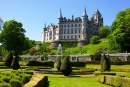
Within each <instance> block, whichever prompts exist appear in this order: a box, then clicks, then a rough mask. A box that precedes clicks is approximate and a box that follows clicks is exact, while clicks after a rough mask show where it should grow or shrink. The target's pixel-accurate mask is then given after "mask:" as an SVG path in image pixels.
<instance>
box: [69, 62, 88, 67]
mask: <svg viewBox="0 0 130 87" xmlns="http://www.w3.org/2000/svg"><path fill="white" fill-rule="evenodd" d="M70 64H71V66H72V67H86V62H83V61H71V62H70Z"/></svg>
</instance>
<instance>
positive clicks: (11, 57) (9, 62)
mask: <svg viewBox="0 0 130 87" xmlns="http://www.w3.org/2000/svg"><path fill="white" fill-rule="evenodd" d="M12 60H13V54H12V52H11V51H10V52H9V53H8V55H7V57H6V59H5V66H9V67H10V66H11V63H12Z"/></svg>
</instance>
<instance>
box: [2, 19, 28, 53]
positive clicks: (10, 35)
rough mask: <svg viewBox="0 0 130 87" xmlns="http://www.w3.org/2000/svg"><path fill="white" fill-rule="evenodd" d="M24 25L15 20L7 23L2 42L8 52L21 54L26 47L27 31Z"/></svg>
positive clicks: (4, 27) (3, 30)
mask: <svg viewBox="0 0 130 87" xmlns="http://www.w3.org/2000/svg"><path fill="white" fill-rule="evenodd" d="M22 26H23V25H22V23H20V22H17V21H15V20H9V21H6V22H5V23H4V25H3V29H2V31H1V33H0V42H1V44H2V45H3V46H4V47H5V48H6V49H7V50H8V51H14V55H15V56H17V55H18V54H20V53H21V52H22V51H23V50H24V49H23V48H24V47H26V45H25V44H24V40H25V35H24V33H25V29H23V28H22Z"/></svg>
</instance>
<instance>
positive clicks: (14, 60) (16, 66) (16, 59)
mask: <svg viewBox="0 0 130 87" xmlns="http://www.w3.org/2000/svg"><path fill="white" fill-rule="evenodd" d="M11 67H12V68H13V70H18V69H19V68H20V65H19V62H18V56H16V57H14V59H13V61H12V63H11Z"/></svg>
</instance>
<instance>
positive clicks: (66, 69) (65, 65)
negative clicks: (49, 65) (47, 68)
mask: <svg viewBox="0 0 130 87" xmlns="http://www.w3.org/2000/svg"><path fill="white" fill-rule="evenodd" d="M60 70H61V72H62V73H63V74H64V76H68V75H69V74H70V73H71V72H72V68H71V64H70V61H69V56H67V57H65V58H64V59H63V62H62V64H61V67H60Z"/></svg>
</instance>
